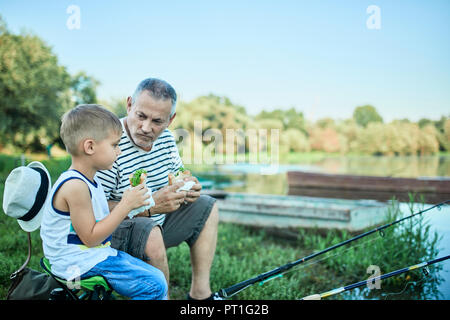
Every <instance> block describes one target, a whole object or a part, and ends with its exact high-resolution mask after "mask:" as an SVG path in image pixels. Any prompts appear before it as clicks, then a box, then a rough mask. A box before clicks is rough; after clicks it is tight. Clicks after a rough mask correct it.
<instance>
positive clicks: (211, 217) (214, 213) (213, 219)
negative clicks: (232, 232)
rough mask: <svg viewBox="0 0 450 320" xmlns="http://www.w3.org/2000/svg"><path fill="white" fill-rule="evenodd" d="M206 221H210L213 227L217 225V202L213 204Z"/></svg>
mask: <svg viewBox="0 0 450 320" xmlns="http://www.w3.org/2000/svg"><path fill="white" fill-rule="evenodd" d="M208 220H210V221H211V222H212V223H213V224H215V225H217V224H218V223H219V207H218V205H217V202H215V203H214V205H213V207H212V209H211V212H210V214H209V217H208Z"/></svg>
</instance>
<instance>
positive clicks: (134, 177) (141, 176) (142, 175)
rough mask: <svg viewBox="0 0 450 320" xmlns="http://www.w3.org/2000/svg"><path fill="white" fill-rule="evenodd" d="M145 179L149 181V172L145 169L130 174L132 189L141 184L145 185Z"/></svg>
mask: <svg viewBox="0 0 450 320" xmlns="http://www.w3.org/2000/svg"><path fill="white" fill-rule="evenodd" d="M145 179H147V171H145V170H144V169H139V170H136V171H135V172H134V173H132V174H130V184H131V186H132V187H136V186H138V185H140V184H141V183H144V182H145Z"/></svg>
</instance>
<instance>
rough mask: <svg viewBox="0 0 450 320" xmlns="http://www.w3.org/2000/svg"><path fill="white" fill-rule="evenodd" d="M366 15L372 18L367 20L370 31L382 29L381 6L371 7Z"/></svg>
mask: <svg viewBox="0 0 450 320" xmlns="http://www.w3.org/2000/svg"><path fill="white" fill-rule="evenodd" d="M366 13H367V14H370V16H369V17H368V18H367V20H366V27H367V29H369V30H380V29H381V9H380V7H379V6H376V5H373V4H372V5H370V6H368V7H367V9H366Z"/></svg>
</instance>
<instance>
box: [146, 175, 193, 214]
mask: <svg viewBox="0 0 450 320" xmlns="http://www.w3.org/2000/svg"><path fill="white" fill-rule="evenodd" d="M183 185H184V182H182V181H181V182H177V183H175V184H173V185H171V186H166V187H164V188H161V189H159V190H158V191H156V192H154V193H153V194H152V196H153V200H155V206H153V207H151V208H150V212H151V213H152V215H153V214H158V213H170V212H173V211H175V210H177V209H178V208H179V207H180V206H181V205H182V204H183V203H184V201H185V197H186V191H180V192H177V190H178V188H180V187H182V186H183ZM194 187H195V185H194Z"/></svg>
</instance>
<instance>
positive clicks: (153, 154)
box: [98, 78, 219, 300]
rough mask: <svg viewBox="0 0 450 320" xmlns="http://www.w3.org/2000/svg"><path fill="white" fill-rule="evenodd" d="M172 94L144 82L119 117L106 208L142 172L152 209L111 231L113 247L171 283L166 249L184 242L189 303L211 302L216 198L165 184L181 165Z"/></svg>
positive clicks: (106, 175) (105, 175) (103, 175)
mask: <svg viewBox="0 0 450 320" xmlns="http://www.w3.org/2000/svg"><path fill="white" fill-rule="evenodd" d="M176 100H177V95H176V93H175V90H174V89H173V88H172V86H170V85H169V84H168V83H167V82H165V81H163V80H159V79H154V78H149V79H145V80H143V81H142V82H141V83H140V84H139V85H138V87H137V88H136V91H135V92H134V94H133V96H131V97H128V99H127V117H125V118H123V119H121V122H122V126H123V129H124V130H123V134H122V137H121V140H120V144H119V146H120V149H121V151H122V154H121V155H120V156H119V158H118V159H117V160H116V162H115V163H114V165H113V168H112V169H111V170H105V171H99V172H98V177H99V178H100V180H101V181H102V185H103V188H104V190H105V194H106V197H107V199H108V204H109V206H110V209H113V208H114V207H115V205H117V203H118V201H120V199H121V197H122V194H123V192H124V190H126V189H127V188H128V187H129V176H130V174H132V173H133V172H135V171H136V170H138V169H145V170H146V171H147V172H148V173H147V175H148V176H147V180H146V183H147V186H148V188H149V189H150V188H151V190H152V191H153V199H154V201H155V206H153V207H151V208H150V210H146V211H144V212H142V213H140V214H139V215H138V216H137V217H135V218H133V219H126V220H124V221H123V222H122V223H121V224H120V226H119V227H118V228H117V230H116V231H115V232H114V233H113V237H112V243H111V244H112V247H114V248H117V249H118V250H122V251H125V252H128V253H129V254H131V255H133V256H135V257H137V258H139V259H142V260H144V261H146V262H147V263H149V264H151V265H153V266H155V267H157V268H158V269H160V270H161V271H162V272H163V273H164V275H165V277H166V279H167V282H168V283H169V268H168V263H167V255H166V248H169V247H172V246H177V245H179V244H180V243H181V242H183V241H186V242H187V244H188V245H189V247H190V255H191V264H192V265H191V268H192V281H191V288H190V291H189V293H188V295H187V298H188V299H191V298H192V299H198V300H202V299H214V298H215V297H214V295H213V294H212V293H211V288H210V283H209V275H210V269H211V265H212V261H213V258H214V253H215V249H216V241H217V226H218V221H219V212H218V208H217V204H216V203H215V199H214V198H212V197H209V196H206V195H200V190H201V185H200V183H199V182H198V180H197V178H195V177H190V178H187V179H188V180H193V181H194V182H195V185H194V186H193V187H192V189H191V190H190V191H187V192H186V191H182V192H176V191H177V189H178V188H180V187H181V186H182V185H184V182H178V183H176V184H174V185H172V186H169V185H168V174H169V173H174V174H175V173H176V172H178V170H179V169H180V168H181V167H182V166H183V164H182V161H181V158H180V155H179V153H178V149H177V147H176V143H175V139H174V137H173V135H172V133H171V132H170V131H169V130H168V129H167V128H168V126H169V125H170V124H171V123H172V121H173V119H174V118H175V116H176V112H175V111H176V110H175V107H176Z"/></svg>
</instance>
